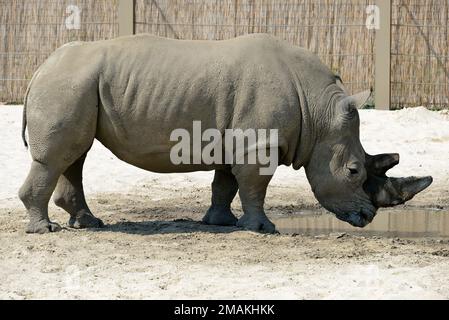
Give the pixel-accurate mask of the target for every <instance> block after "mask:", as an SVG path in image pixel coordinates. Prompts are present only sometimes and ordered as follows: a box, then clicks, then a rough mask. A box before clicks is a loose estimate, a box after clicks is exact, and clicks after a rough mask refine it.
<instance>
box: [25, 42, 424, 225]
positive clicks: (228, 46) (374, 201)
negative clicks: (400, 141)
mask: <svg viewBox="0 0 449 320" xmlns="http://www.w3.org/2000/svg"><path fill="white" fill-rule="evenodd" d="M195 120H197V121H198V120H199V121H202V128H203V130H204V129H206V128H218V129H219V130H220V131H221V132H224V130H225V129H227V128H233V129H237V128H239V129H243V130H246V129H249V128H253V129H259V128H261V129H278V130H279V156H280V158H279V159H280V163H279V164H283V165H286V166H290V165H292V166H293V168H294V169H299V168H301V167H303V166H304V167H305V169H306V172H307V177H308V179H309V181H310V184H311V186H312V189H313V191H314V193H315V195H316V197H317V199H318V200H319V202H320V203H321V204H322V205H323V206H324V207H325V208H327V209H328V210H330V211H332V212H334V213H335V214H336V215H337V217H338V218H339V219H342V220H344V221H347V222H349V223H351V224H352V225H355V226H359V227H363V226H365V225H366V224H368V223H369V222H371V221H372V219H373V218H374V216H375V213H376V210H377V208H378V207H385V206H391V205H396V204H399V203H403V202H404V201H406V200H408V199H410V198H411V197H413V195H415V194H416V193H417V192H419V191H421V190H423V189H424V188H425V187H427V186H428V185H429V184H430V183H431V178H430V177H428V178H422V179H416V178H407V179H406V180H401V179H391V178H387V177H386V176H385V172H386V170H387V169H388V168H389V167H391V166H393V165H394V164H396V163H397V160H398V159H397V156H396V155H383V156H378V157H371V156H368V155H366V154H365V152H364V150H363V148H362V146H361V144H360V140H359V118H358V112H357V109H356V105H355V102H354V101H353V100H352V99H350V98H348V97H347V96H346V94H345V93H344V90H343V88H342V87H341V84H339V83H338V81H337V79H336V77H335V75H334V74H333V73H332V72H331V71H330V70H329V69H328V68H327V67H326V66H324V65H323V64H322V63H321V62H320V61H319V60H318V58H317V57H315V56H314V55H313V54H311V53H309V52H308V51H306V50H304V49H301V48H298V47H294V46H291V45H289V44H287V43H284V42H282V41H279V40H277V39H275V38H273V37H270V36H267V35H249V36H244V37H239V38H236V39H233V40H228V41H217V42H210V41H180V40H169V39H163V38H158V37H154V36H149V35H139V36H133V37H124V38H119V39H115V40H109V41H99V42H92V43H72V44H69V45H66V46H63V47H62V48H60V49H58V50H57V51H56V52H55V53H53V54H52V55H51V57H50V58H49V59H48V60H47V61H46V62H45V63H44V64H43V65H42V66H41V67H40V68H39V70H38V71H37V72H36V74H35V75H34V77H33V79H32V81H31V83H30V86H29V89H28V92H27V97H26V102H25V111H24V128H23V130H24V132H25V129H26V126H27V124H28V133H29V145H30V148H31V155H32V159H33V163H32V166H31V170H30V172H29V175H28V177H27V179H26V181H25V183H24V184H23V186H22V188H21V189H20V192H19V196H20V199H21V200H22V201H23V203H24V204H25V207H26V209H27V210H28V213H29V216H30V223H29V226H28V228H27V232H29V233H46V232H52V231H58V230H60V226H59V225H58V224H56V223H53V222H51V221H50V220H49V217H48V202H49V199H50V197H51V195H52V193H53V191H54V201H55V203H56V204H57V205H58V206H60V207H61V208H63V209H65V210H66V211H67V212H68V213H69V214H70V220H69V225H70V226H71V227H74V228H87V227H101V226H103V223H102V222H101V220H100V219H98V218H96V217H94V215H93V214H92V212H91V211H90V209H89V207H88V206H87V204H86V200H85V198H84V192H83V185H82V169H83V163H84V159H85V157H86V154H87V152H88V151H89V149H90V147H91V146H92V143H93V141H94V139H95V138H96V139H98V140H99V141H100V142H101V143H102V144H104V145H105V146H106V147H107V148H108V149H109V150H111V151H112V152H113V153H114V154H115V155H116V156H117V157H119V158H120V159H121V160H123V161H125V162H127V163H129V164H132V165H135V166H137V167H140V168H143V169H145V170H149V171H154V172H162V173H171V172H192V171H200V170H215V178H214V181H213V183H212V205H211V207H210V209H209V210H208V211H207V214H206V216H205V217H204V219H203V221H204V222H205V223H208V224H215V225H235V224H237V225H238V226H241V227H244V228H246V229H249V230H254V231H261V232H270V233H271V232H275V226H274V225H273V224H272V223H271V222H270V221H269V220H268V218H267V217H266V215H265V212H264V208H263V207H264V199H265V193H266V190H267V186H268V184H269V182H270V180H271V178H272V177H271V176H262V175H259V166H258V165H233V166H225V165H180V166H177V165H174V164H172V163H171V161H170V158H169V155H170V149H171V148H172V146H173V145H175V144H176V142H170V141H169V140H170V139H169V137H170V133H171V132H172V131H173V130H174V129H177V128H185V129H187V130H189V131H191V130H192V123H193V121H195ZM237 192H239V196H240V199H241V202H242V205H243V211H244V215H243V216H242V217H241V218H240V219H239V220H237V219H236V217H235V216H234V215H233V214H232V212H231V210H230V205H231V202H232V201H233V199H234V197H235V195H236V194H237Z"/></svg>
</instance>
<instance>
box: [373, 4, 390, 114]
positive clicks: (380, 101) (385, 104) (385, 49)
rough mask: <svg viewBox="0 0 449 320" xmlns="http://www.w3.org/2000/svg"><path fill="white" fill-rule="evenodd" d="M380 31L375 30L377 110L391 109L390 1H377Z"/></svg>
mask: <svg viewBox="0 0 449 320" xmlns="http://www.w3.org/2000/svg"><path fill="white" fill-rule="evenodd" d="M377 6H378V7H379V10H380V12H379V13H380V29H379V30H376V40H375V47H376V52H375V54H376V58H375V74H376V75H375V90H374V91H375V98H374V99H375V106H376V109H379V110H389V109H390V107H391V73H390V72H391V1H390V0H377Z"/></svg>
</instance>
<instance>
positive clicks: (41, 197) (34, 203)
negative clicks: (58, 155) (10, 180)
mask: <svg viewBox="0 0 449 320" xmlns="http://www.w3.org/2000/svg"><path fill="white" fill-rule="evenodd" d="M58 177H59V172H58V171H57V170H56V169H54V168H52V167H50V166H48V165H46V164H43V163H41V162H38V161H33V163H32V164H31V169H30V172H29V173H28V176H27V178H26V180H25V182H24V184H23V186H22V187H21V188H20V191H19V198H20V199H21V200H22V202H23V204H24V205H25V208H26V209H27V212H28V215H29V217H30V223H29V224H28V227H27V228H26V232H27V233H40V234H43V233H49V232H56V231H60V230H61V227H60V226H59V225H58V224H57V223H53V222H51V221H50V219H49V217H48V202H49V200H50V197H51V194H52V193H53V190H54V189H55V186H56V183H57V181H58Z"/></svg>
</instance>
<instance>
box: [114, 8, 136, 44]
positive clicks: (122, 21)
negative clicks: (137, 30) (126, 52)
mask: <svg viewBox="0 0 449 320" xmlns="http://www.w3.org/2000/svg"><path fill="white" fill-rule="evenodd" d="M134 6H135V0H119V1H118V24H119V27H118V29H119V31H118V33H119V36H120V37H122V36H129V35H133V34H134Z"/></svg>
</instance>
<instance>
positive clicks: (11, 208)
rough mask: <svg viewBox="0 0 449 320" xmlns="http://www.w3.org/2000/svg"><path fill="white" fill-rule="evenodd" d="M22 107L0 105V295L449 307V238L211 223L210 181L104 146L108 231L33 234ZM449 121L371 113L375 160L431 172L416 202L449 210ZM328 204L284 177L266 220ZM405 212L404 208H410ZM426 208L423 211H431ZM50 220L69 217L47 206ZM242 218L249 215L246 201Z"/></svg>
mask: <svg viewBox="0 0 449 320" xmlns="http://www.w3.org/2000/svg"><path fill="white" fill-rule="evenodd" d="M21 119H22V108H21V107H18V106H2V107H1V108H0V137H1V139H2V140H1V148H0V182H1V184H0V299H43V298H55V299H64V298H77V299H106V298H112V299H125V298H135V299H141V298H152V299H169V298H171V299H201V298H204V299H225V298H228V299H234V298H240V299H253V298H261V299H314V298H317V299H324V298H329V299H418V298H421V299H432V298H434V299H448V298H449V239H414V240H407V239H388V238H384V237H372V236H370V237H361V236H350V235H345V234H329V233H328V234H325V235H322V236H304V235H296V236H293V235H261V234H256V233H252V232H247V231H242V230H239V229H236V228H219V227H211V226H205V225H202V224H200V223H199V222H198V221H200V220H201V218H202V216H203V214H204V212H205V211H206V210H207V207H208V204H209V198H210V188H209V184H210V182H211V180H212V173H194V174H191V175H189V174H176V175H157V174H152V173H149V172H145V171H143V170H139V169H137V168H135V167H132V166H130V165H127V164H125V163H123V162H121V161H119V160H117V159H116V157H114V156H113V155H112V154H111V153H110V152H109V151H108V150H106V149H105V148H104V147H102V146H101V145H99V144H98V143H95V144H94V146H93V148H92V150H91V151H90V152H89V155H88V158H87V162H86V165H85V168H84V177H85V179H84V182H85V183H84V184H85V190H86V193H87V199H88V202H89V204H90V206H91V209H92V211H93V212H94V213H95V214H96V215H97V216H98V217H99V218H101V219H103V221H104V222H105V223H106V228H104V229H101V230H82V231H76V230H72V229H65V230H63V231H62V232H60V233H55V234H47V235H26V234H25V233H24V229H25V226H26V224H27V222H28V218H27V217H26V214H25V210H24V208H23V206H22V204H21V203H20V202H19V201H18V199H17V190H18V189H19V187H20V185H21V184H22V183H23V181H24V179H25V176H26V174H27V171H28V169H29V165H30V157H29V154H28V152H27V151H26V150H25V149H24V148H23V146H22V143H21V138H20V132H21ZM448 121H449V115H448V114H447V113H435V112H431V111H428V110H426V109H424V108H414V109H406V110H401V111H396V112H383V111H372V110H370V111H362V112H361V140H362V143H363V145H364V147H365V149H366V150H367V152H370V153H372V154H374V153H382V152H399V153H400V154H401V157H402V158H401V164H400V165H399V166H398V167H396V168H395V169H393V170H392V171H391V175H393V176H408V175H417V176H425V175H432V176H433V177H434V183H433V184H432V186H431V187H430V188H429V189H428V190H426V191H425V192H423V193H421V194H420V195H419V196H418V197H416V199H414V200H413V201H411V202H410V203H409V204H408V205H409V207H408V208H410V207H420V208H430V207H431V208H440V209H442V208H445V209H446V210H447V209H449V164H448V161H447V159H448V158H449V144H448V141H449V125H448V123H449V122H448ZM315 208H318V205H317V202H316V200H315V199H314V198H313V195H312V193H311V190H310V186H309V185H308V183H307V179H306V177H305V175H304V171H299V172H295V171H293V169H291V168H285V167H281V168H279V170H278V171H277V172H276V175H275V177H274V179H273V181H272V183H271V184H270V188H269V191H268V195H267V201H266V210H267V212H268V213H270V214H272V215H275V216H278V215H283V216H285V215H289V214H294V213H301V212H302V211H304V210H305V209H315ZM405 210H407V208H405ZM423 210H425V209H423ZM49 211H50V217H51V219H52V220H54V221H56V222H58V223H60V224H63V225H66V223H67V220H68V214H66V213H65V212H63V211H62V210H60V209H58V208H56V207H55V206H54V205H51V206H50V210H49ZM234 212H235V213H236V214H237V215H241V211H240V205H239V201H238V199H236V201H235V203H234Z"/></svg>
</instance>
